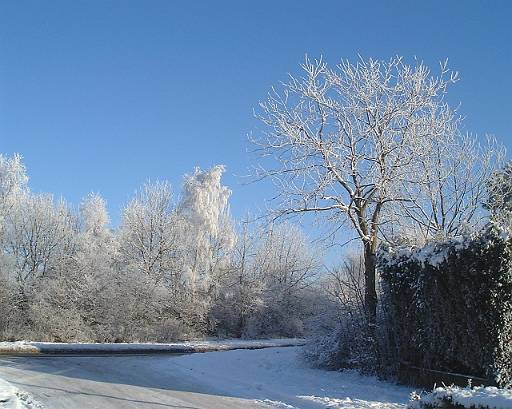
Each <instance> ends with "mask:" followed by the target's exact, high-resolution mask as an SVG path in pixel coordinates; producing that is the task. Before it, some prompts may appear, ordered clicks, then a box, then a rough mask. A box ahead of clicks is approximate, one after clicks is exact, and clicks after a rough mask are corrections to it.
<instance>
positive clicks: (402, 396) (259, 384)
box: [155, 347, 411, 409]
mask: <svg viewBox="0 0 512 409" xmlns="http://www.w3.org/2000/svg"><path fill="white" fill-rule="evenodd" d="M166 365H167V363H166V362H160V361H158V362H155V370H156V371H161V370H164V368H165V366H166ZM173 366H174V367H178V368H179V370H180V371H182V372H183V373H188V374H190V375H191V376H192V377H194V378H197V379H201V380H202V381H203V382H206V383H208V385H210V386H211V387H213V388H215V389H217V390H220V391H224V392H226V393H229V394H230V395H231V396H239V397H244V398H247V399H256V400H258V401H259V402H261V403H264V404H266V405H267V406H271V407H278V408H289V409H291V408H301V409H306V408H320V407H325V408H331V409H336V408H339V409H341V408H344V409H345V408H346V409H352V408H353V409H356V408H358V409H365V408H383V409H384V408H389V409H391V408H403V407H404V406H405V404H406V403H407V401H408V400H409V394H410V393H411V389H409V388H405V387H400V386H396V385H393V384H390V383H384V382H380V381H378V380H377V379H375V378H372V377H364V376H361V375H359V374H357V373H355V372H335V371H324V370H320V369H312V368H309V367H308V366H307V364H306V363H305V362H303V361H302V358H301V354H300V348H298V347H296V348H272V349H267V350H261V351H232V352H230V353H229V355H227V354H225V353H222V352H213V353H209V354H206V355H204V356H198V355H190V356H182V357H180V358H179V359H177V360H176V361H174V362H173Z"/></svg>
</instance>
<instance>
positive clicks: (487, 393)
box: [407, 386, 512, 409]
mask: <svg viewBox="0 0 512 409" xmlns="http://www.w3.org/2000/svg"><path fill="white" fill-rule="evenodd" d="M466 408H467V409H511V408H512V390H510V389H499V388H494V387H487V388H484V387H482V386H479V387H475V388H471V387H467V388H459V387H456V386H447V387H443V388H436V389H434V390H433V391H432V392H430V393H427V394H425V395H417V394H413V395H412V396H411V402H410V403H409V405H408V406H407V409H466Z"/></svg>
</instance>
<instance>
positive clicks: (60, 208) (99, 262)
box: [0, 156, 316, 342]
mask: <svg viewBox="0 0 512 409" xmlns="http://www.w3.org/2000/svg"><path fill="white" fill-rule="evenodd" d="M223 172H224V167H223V166H215V167H213V168H212V169H210V170H205V171H203V170H200V169H196V170H195V172H194V173H193V174H192V175H189V176H186V177H185V181H184V187H183V193H182V195H181V198H182V199H181V200H180V201H179V202H176V201H174V200H173V194H172V190H171V187H170V185H169V184H168V183H167V182H148V183H146V184H144V185H143V186H142V188H141V189H139V190H138V191H137V192H136V194H135V196H134V198H133V199H132V200H130V201H129V203H128V204H127V205H126V207H125V208H124V209H123V214H122V221H121V225H120V226H119V227H118V228H117V229H115V230H113V229H111V228H110V227H109V215H108V212H107V208H106V202H105V200H104V199H103V198H102V197H101V196H100V195H99V194H90V195H89V196H87V197H86V198H85V199H84V200H83V201H82V203H81V204H80V206H79V209H78V211H75V210H73V209H72V208H71V207H70V206H68V205H67V204H66V203H65V202H64V201H62V200H60V201H57V200H54V198H53V197H52V196H51V195H47V194H34V193H32V192H31V191H30V190H29V189H28V187H27V185H26V183H27V177H26V174H25V168H24V166H23V164H22V162H21V159H20V157H18V156H15V157H14V158H4V157H3V156H0V217H1V221H2V222H1V231H0V311H1V312H2V313H1V314H0V339H35V340H46V341H101V342H104V341H107V342H108V341H110V342H117V341H170V340H175V339H183V338H192V337H201V336H206V335H226V336H249V335H250V336H256V337H257V336H264V335H290V336H293V335H300V334H302V321H303V319H304V318H305V317H306V316H307V315H308V312H307V305H308V303H307V302H306V301H305V297H306V295H307V291H306V287H307V285H308V283H309V282H308V280H310V278H311V275H312V274H313V272H314V266H315V261H316V259H315V258H314V257H313V254H312V253H311V252H310V251H309V245H308V243H307V241H306V239H305V237H304V236H303V234H302V233H301V232H300V231H299V230H298V229H296V228H295V227H293V226H291V225H286V226H284V225H283V226H275V228H274V229H273V230H272V231H273V233H272V234H267V231H264V230H262V229H260V228H259V227H256V226H249V225H246V231H240V232H239V235H240V240H238V241H237V234H236V228H235V226H236V224H235V222H234V221H233V220H232V218H231V215H230V213H229V197H230V194H231V192H230V190H229V189H228V188H227V187H225V186H223V185H222V183H221V177H222V174H223ZM249 237H251V239H250V240H249ZM244 246H245V248H244Z"/></svg>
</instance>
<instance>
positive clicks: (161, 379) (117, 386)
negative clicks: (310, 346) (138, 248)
mask: <svg viewBox="0 0 512 409" xmlns="http://www.w3.org/2000/svg"><path fill="white" fill-rule="evenodd" d="M302 356H303V355H302V348H301V347H288V348H266V349H257V350H241V349H238V350H232V351H219V352H208V353H203V354H183V355H172V354H168V355H147V356H137V355H127V356H104V357H86V356H83V357H82V356H69V355H68V356H46V357H44V358H35V357H32V356H25V357H5V358H4V361H3V362H4V363H3V365H2V366H0V376H1V377H3V378H4V379H7V380H8V381H10V382H11V383H13V384H16V385H17V386H18V385H23V389H25V390H26V391H27V392H29V393H31V394H32V395H33V396H35V397H36V399H38V400H40V401H41V402H42V403H43V404H44V405H45V407H47V408H53V409H82V408H89V407H101V408H105V409H113V408H114V409H126V408H128V407H129V408H132V407H139V406H136V405H135V404H133V402H148V408H149V407H155V408H157V407H163V406H166V405H169V406H170V407H195V408H203V409H204V408H208V409H212V408H215V409H221V408H222V409H226V408H236V409H243V408H256V407H260V408H264V409H265V408H266V409H322V408H329V409H356V408H357V409H370V408H372V409H405V408H406V405H407V402H408V400H409V395H410V392H411V389H410V388H406V387H402V386H397V385H394V384H392V383H386V382H382V381H379V380H377V379H376V378H373V377H365V376H361V375H359V374H358V373H356V372H350V371H349V372H338V371H325V370H321V369H314V368H310V367H308V365H307V363H306V362H304V360H303V358H302ZM150 403H151V404H150ZM173 405H174V406H173ZM145 407H146V406H145ZM0 408H1V409H5V408H2V407H1V406H0ZM9 409H11V408H9ZM30 409H32V408H30Z"/></svg>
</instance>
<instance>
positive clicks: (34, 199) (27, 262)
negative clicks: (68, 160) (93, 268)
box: [4, 193, 77, 286]
mask: <svg viewBox="0 0 512 409" xmlns="http://www.w3.org/2000/svg"><path fill="white" fill-rule="evenodd" d="M76 224H77V223H76V218H75V217H74V215H73V214H72V212H71V211H70V209H69V208H68V206H67V204H66V203H65V202H63V201H62V200H61V201H59V202H57V203H55V201H54V199H53V197H52V196H51V195H46V194H39V195H34V194H28V193H27V194H24V195H21V196H20V197H19V198H18V199H17V202H16V205H15V207H14V208H13V209H12V210H11V211H10V212H9V213H8V215H7V217H6V222H5V226H6V232H5V235H6V237H5V240H4V252H5V254H6V255H7V257H8V259H9V260H10V263H11V265H10V268H11V271H12V273H13V275H14V278H15V280H16V282H17V283H18V284H19V285H20V286H23V285H24V284H25V283H26V282H27V281H28V280H31V279H33V278H37V277H44V276H46V275H48V274H50V273H52V272H55V271H57V270H58V267H59V265H60V264H62V263H64V262H65V261H66V259H68V258H70V257H72V255H73V254H74V252H75V244H76V243H75V241H74V233H75V231H76Z"/></svg>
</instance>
